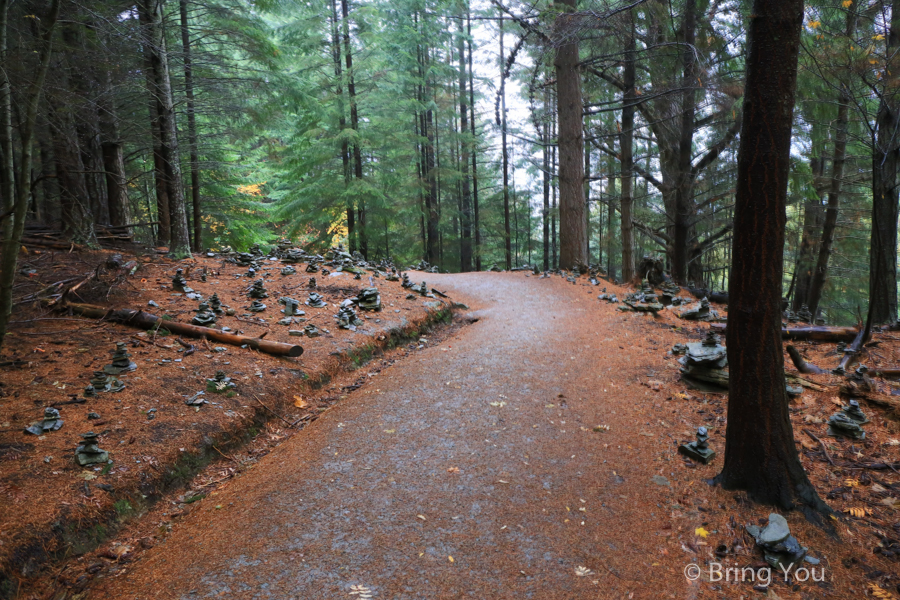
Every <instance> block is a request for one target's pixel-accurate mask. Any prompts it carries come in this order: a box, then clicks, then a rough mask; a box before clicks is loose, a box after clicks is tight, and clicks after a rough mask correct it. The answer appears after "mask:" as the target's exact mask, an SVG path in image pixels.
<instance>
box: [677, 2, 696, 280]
mask: <svg viewBox="0 0 900 600" xmlns="http://www.w3.org/2000/svg"><path fill="white" fill-rule="evenodd" d="M696 29H697V2H696V0H686V1H685V5H684V21H683V22H682V35H683V40H682V41H683V42H684V48H683V50H682V61H683V68H684V71H683V75H682V80H681V81H682V87H683V88H684V91H683V96H682V100H681V131H680V136H679V140H678V175H677V177H678V179H677V181H676V188H675V214H674V217H675V219H674V223H673V244H672V246H673V248H672V250H673V252H672V277H673V278H674V279H675V281H677V282H678V283H681V284H684V283H687V282H688V261H689V260H690V255H689V246H690V244H691V241H692V240H691V232H692V230H693V227H692V225H691V222H692V219H693V210H692V206H693V201H694V198H693V196H694V176H693V173H692V172H691V159H692V158H693V146H694V113H695V111H696V102H697V101H696V90H695V86H696V83H697V77H696V75H695V68H694V64H695V61H694V51H695V48H694V37H695V34H696ZM695 284H696V285H701V284H702V281H697V282H695Z"/></svg>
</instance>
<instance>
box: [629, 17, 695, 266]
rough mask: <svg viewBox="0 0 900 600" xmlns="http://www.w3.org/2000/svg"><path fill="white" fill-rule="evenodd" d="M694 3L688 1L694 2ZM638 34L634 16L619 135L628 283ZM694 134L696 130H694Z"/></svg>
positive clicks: (631, 258)
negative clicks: (636, 35)
mask: <svg viewBox="0 0 900 600" xmlns="http://www.w3.org/2000/svg"><path fill="white" fill-rule="evenodd" d="M693 2H694V0H688V3H689V4H691V3H693ZM634 38H635V31H634V16H632V17H631V23H630V26H629V33H628V42H627V45H626V48H625V66H624V69H623V74H622V83H623V84H624V86H625V91H624V93H623V94H622V133H621V135H620V136H619V146H620V155H621V162H622V197H621V200H620V202H621V206H620V211H621V217H622V225H621V232H622V280H623V281H624V282H625V283H628V282H629V281H631V280H632V279H633V278H634V233H633V232H634V225H633V224H632V222H633V219H634V217H633V212H632V209H633V207H634V195H633V192H632V190H633V185H634V178H633V176H632V171H633V170H634V104H635V101H636V98H637V93H636V90H635V87H634V86H635V39H634ZM691 126H692V127H693V113H691ZM692 131H693V129H692Z"/></svg>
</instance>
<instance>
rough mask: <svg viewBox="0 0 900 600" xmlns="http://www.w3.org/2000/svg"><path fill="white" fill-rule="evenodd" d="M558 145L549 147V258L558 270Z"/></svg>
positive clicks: (553, 127) (553, 124)
mask: <svg viewBox="0 0 900 600" xmlns="http://www.w3.org/2000/svg"><path fill="white" fill-rule="evenodd" d="M550 131H551V138H552V139H553V140H556V139H557V138H556V112H555V111H554V112H553V116H552V117H551V123H550ZM557 147H558V144H553V145H552V146H550V256H551V264H550V268H551V269H558V268H559V240H558V239H557V235H556V232H557V228H556V216H557V215H558V214H559V210H558V205H557V193H556V192H557V189H558V188H559V178H558V177H557V176H556V174H557V166H556V149H557Z"/></svg>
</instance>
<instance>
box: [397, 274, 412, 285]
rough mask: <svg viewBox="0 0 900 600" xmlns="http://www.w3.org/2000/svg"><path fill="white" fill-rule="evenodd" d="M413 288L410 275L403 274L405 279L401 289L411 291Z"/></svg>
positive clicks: (401, 283)
mask: <svg viewBox="0 0 900 600" xmlns="http://www.w3.org/2000/svg"><path fill="white" fill-rule="evenodd" d="M412 286H413V283H412V281H410V280H409V273H403V279H402V281H401V282H400V287H403V288H407V289H409V288H411V287H412Z"/></svg>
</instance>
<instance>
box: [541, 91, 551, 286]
mask: <svg viewBox="0 0 900 600" xmlns="http://www.w3.org/2000/svg"><path fill="white" fill-rule="evenodd" d="M544 101H545V106H546V107H547V109H548V112H549V106H548V104H549V103H548V102H547V97H546V94H545V96H544ZM543 134H544V135H543V138H542V141H543V143H544V145H543V148H542V151H543V159H544V163H543V167H544V210H543V212H542V217H543V233H544V271H549V270H550V265H551V263H550V125H549V123H544V128H543Z"/></svg>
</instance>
